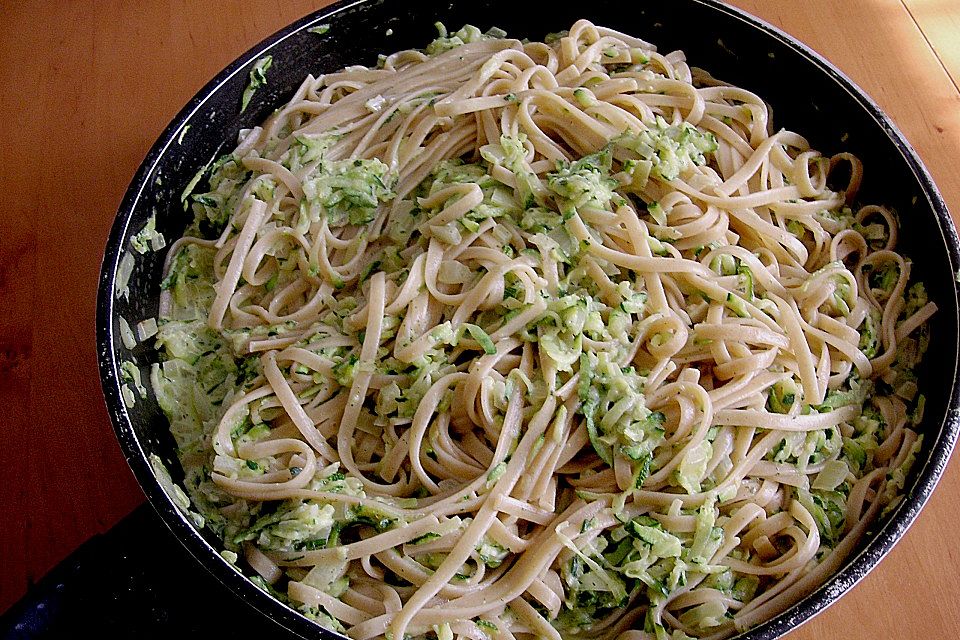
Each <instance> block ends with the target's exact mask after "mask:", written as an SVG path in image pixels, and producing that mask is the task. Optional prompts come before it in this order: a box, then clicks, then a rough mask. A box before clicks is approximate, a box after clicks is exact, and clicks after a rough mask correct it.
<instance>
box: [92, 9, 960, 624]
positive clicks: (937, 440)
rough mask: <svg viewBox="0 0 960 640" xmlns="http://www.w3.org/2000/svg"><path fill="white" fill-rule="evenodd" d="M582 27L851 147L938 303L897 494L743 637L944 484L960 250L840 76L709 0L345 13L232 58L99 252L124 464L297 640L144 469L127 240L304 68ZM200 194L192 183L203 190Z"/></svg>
mask: <svg viewBox="0 0 960 640" xmlns="http://www.w3.org/2000/svg"><path fill="white" fill-rule="evenodd" d="M581 17H583V18H588V19H590V20H592V21H593V22H595V23H597V24H602V25H605V26H609V27H612V28H615V29H618V30H621V31H624V32H627V33H631V34H634V35H637V36H639V37H641V38H644V39H645V40H648V41H651V42H653V43H654V44H656V45H657V46H658V48H659V49H660V50H661V51H672V50H674V49H683V50H684V51H685V52H686V54H687V58H688V61H689V62H690V64H691V65H693V66H701V67H704V68H706V69H708V70H709V71H710V72H711V73H712V74H713V75H714V76H716V77H718V78H721V79H723V80H726V81H729V82H731V83H733V84H736V85H739V86H742V87H744V88H746V89H749V90H751V91H753V92H755V93H757V94H759V95H761V96H762V97H763V98H764V99H765V100H767V101H768V102H769V103H770V104H771V106H772V107H773V113H774V118H775V124H776V126H778V127H786V128H788V129H791V130H795V131H798V132H800V133H801V134H803V135H805V136H807V137H808V139H809V140H810V142H811V144H812V145H813V146H814V147H815V148H817V149H819V150H821V151H823V152H824V153H825V154H831V153H835V152H838V151H840V150H849V151H851V152H853V153H854V154H856V155H858V156H859V157H860V158H862V159H863V160H864V162H865V171H866V173H865V179H864V183H863V187H862V190H861V196H860V197H861V198H862V199H863V201H864V202H878V203H884V204H886V205H888V206H890V207H893V208H894V209H895V210H896V211H897V212H898V213H899V215H900V218H901V221H902V231H901V244H900V248H899V250H900V251H902V252H903V253H904V254H906V255H907V256H909V257H911V258H912V259H913V261H914V274H915V276H916V277H917V278H919V279H921V280H923V281H924V283H925V284H926V286H927V290H928V292H929V296H930V298H931V299H932V300H934V301H936V303H937V304H938V305H939V309H940V310H939V312H938V313H937V314H936V315H935V316H934V318H933V319H932V321H931V324H930V329H931V332H932V336H933V344H934V345H936V346H935V348H933V349H931V350H930V352H929V353H928V354H927V356H926V359H925V361H924V362H923V364H922V366H921V368H920V369H919V371H918V373H919V376H920V386H921V388H922V389H923V391H924V393H925V394H926V395H927V405H926V413H925V417H924V421H923V424H922V426H921V431H922V433H923V434H924V436H925V437H924V442H923V445H924V446H923V449H922V451H921V452H920V454H919V455H918V459H917V463H916V464H915V467H914V471H913V473H912V474H911V477H910V478H909V479H908V482H907V486H906V488H905V496H904V499H903V500H902V502H901V503H900V504H899V506H898V507H897V508H896V509H895V510H894V511H893V512H892V513H891V514H890V515H889V516H888V517H887V518H886V519H884V520H882V521H881V522H879V523H878V524H877V525H875V527H874V528H873V530H872V531H871V532H870V534H869V536H868V538H867V541H866V543H865V544H863V545H861V547H859V548H858V549H857V550H856V551H855V552H854V553H853V554H852V555H851V556H850V558H849V559H848V560H847V561H846V563H845V564H844V565H843V567H842V568H841V570H840V571H839V572H838V573H837V574H835V575H834V576H833V577H832V578H831V579H830V580H828V581H827V582H826V583H825V584H823V585H822V586H821V587H820V588H818V589H817V590H815V591H814V592H812V593H811V594H809V595H808V596H807V597H805V598H804V599H803V600H801V601H800V602H798V603H797V604H795V605H794V606H793V607H791V608H789V609H788V610H786V611H785V612H783V613H782V614H780V615H778V616H776V617H775V618H773V619H771V620H768V621H766V622H764V623H763V624H761V625H759V626H757V627H755V628H753V629H751V630H749V631H748V632H746V633H744V634H742V635H741V636H739V637H741V638H744V639H746V638H749V639H751V640H761V639H763V640H768V639H771V638H776V637H779V636H780V635H782V634H784V633H786V632H787V631H789V630H791V629H793V628H794V627H796V626H798V625H799V624H801V623H802V622H803V621H805V620H807V619H808V618H810V617H811V616H813V615H814V614H816V613H817V612H819V611H821V610H822V609H824V608H825V607H826V606H828V605H829V604H830V603H832V602H833V601H834V600H836V599H837V598H838V597H839V596H840V595H841V594H843V593H844V592H845V591H846V590H847V589H849V588H851V587H852V586H853V585H854V584H856V582H857V581H859V580H860V579H861V578H863V576H864V575H866V573H867V572H868V571H870V569H872V568H873V567H874V566H875V565H876V564H877V563H878V562H879V561H880V560H881V559H882V558H883V556H884V555H885V554H886V553H887V552H888V551H889V550H890V549H891V547H892V546H893V545H894V544H895V543H896V542H897V540H898V539H899V538H900V537H901V536H902V535H903V534H904V532H905V531H906V529H907V527H909V525H910V524H911V522H913V520H914V519H915V518H916V517H917V514H918V513H919V511H920V509H921V508H922V506H923V505H924V503H925V502H926V501H927V499H928V497H929V496H930V493H931V492H932V491H933V489H934V487H935V485H936V483H937V481H938V479H939V478H940V476H941V474H942V473H943V470H944V466H945V464H946V462H947V460H948V458H949V456H950V453H951V451H952V449H953V446H954V444H955V441H956V439H957V433H958V428H960V421H958V413H960V408H958V407H960V397H958V385H957V364H958V338H957V336H958V292H957V282H956V280H957V276H956V274H957V269H958V265H960V245H958V241H957V235H956V231H955V229H954V227H953V223H952V221H951V219H950V216H949V214H948V212H947V210H946V207H945V205H944V203H943V200H942V198H941V197H940V195H939V194H938V192H937V189H936V187H935V186H934V184H933V182H932V180H931V179H930V176H929V175H928V173H927V171H926V170H925V169H924V167H923V165H922V163H921V162H920V160H919V159H918V158H917V156H916V154H915V153H914V151H913V150H912V149H911V147H910V145H909V144H908V143H907V142H906V140H905V139H904V138H903V136H902V135H901V134H900V133H899V131H897V129H896V127H895V126H894V125H893V124H892V123H891V122H890V120H889V119H887V118H886V117H885V116H884V115H883V114H882V113H881V111H880V110H879V108H878V107H877V106H876V104H874V103H873V101H871V100H870V99H869V98H868V97H866V96H865V95H864V94H863V92H862V91H860V90H859V89H858V88H857V87H855V86H854V85H853V83H852V82H851V81H850V80H849V79H847V78H846V77H845V76H844V75H843V74H841V73H840V72H839V71H838V70H837V69H836V68H834V67H833V66H831V65H830V64H829V63H828V62H826V61H825V60H823V59H822V58H820V57H819V56H817V55H816V54H815V53H813V52H812V51H810V50H809V49H807V48H805V47H804V46H803V45H801V44H799V43H797V42H796V41H794V40H792V39H791V38H789V37H788V36H786V35H785V34H783V33H782V32H780V31H778V30H776V29H775V28H773V27H771V26H769V25H767V24H765V23H762V22H760V21H759V20H756V19H755V18H752V17H750V16H747V15H746V14H744V13H742V12H740V11H738V10H736V9H732V8H730V7H727V6H725V5H723V4H721V3H719V2H716V1H714V0H674V1H671V2H659V3H651V2H632V3H625V2H623V1H622V0H593V1H592V2H590V3H588V4H586V5H582V6H580V7H577V8H573V7H572V6H570V5H567V4H566V3H558V2H550V3H548V2H545V1H543V0H537V1H528V2H517V1H516V0H512V1H508V0H470V1H469V2H466V1H464V2H460V1H456V0H450V1H446V0H444V1H440V0H427V1H424V2H416V3H412V2H401V1H400V0H360V1H356V2H347V1H344V2H340V3H338V4H335V5H333V6H331V7H328V8H327V9H324V10H321V11H319V12H317V13H314V14H312V15H310V16H308V17H306V18H303V19H302V20H300V21H298V22H296V23H294V24H292V25H290V26H289V27H287V28H286V29H283V30H282V31H280V32H278V33H276V34H275V35H273V36H271V37H269V38H267V39H266V40H264V41H263V42H261V43H260V44H258V45H257V46H255V47H254V48H252V49H251V50H250V51H248V52H247V53H246V54H244V55H243V56H241V57H240V58H238V59H237V60H236V61H235V62H233V63H232V64H231V65H230V66H229V67H227V68H226V69H225V70H224V71H223V72H221V73H220V74H219V75H218V76H217V77H216V78H214V79H213V80H212V81H211V82H210V83H209V84H207V86H205V87H204V88H203V89H202V90H201V91H200V92H199V93H198V94H197V95H196V96H195V97H194V98H193V100H191V101H190V103H189V104H187V106H186V107H184V109H183V110H182V111H181V112H180V113H179V114H178V115H177V116H176V117H175V118H174V120H173V122H171V124H170V125H169V126H168V127H167V128H166V130H165V131H164V132H163V134H162V135H161V136H160V139H159V140H158V141H157V142H156V144H155V145H154V146H153V148H152V149H151V150H150V152H149V154H148V155H147V157H146V159H145V160H144V162H143V164H142V165H141V167H140V169H139V170H138V171H137V173H136V175H135V176H134V178H133V181H132V183H131V185H130V188H129V190H128V191H127V193H126V196H125V198H124V200H123V203H122V205H121V206H120V209H119V211H118V213H117V217H116V221H115V223H114V225H113V228H112V230H111V233H110V238H109V240H108V243H107V246H106V250H105V252H104V258H103V265H102V271H101V278H100V286H99V300H98V309H97V339H98V347H99V361H100V373H101V379H102V384H103V392H104V396H105V399H106V403H107V407H108V409H109V413H110V416H111V419H112V421H113V424H114V428H115V430H116V434H117V438H118V439H119V442H120V445H121V447H122V449H123V452H124V454H125V456H126V458H127V461H128V463H129V464H130V467H131V469H132V470H133V472H134V474H135V475H136V477H137V480H138V481H139V483H140V485H141V486H142V487H143V490H144V492H145V493H146V495H147V497H148V499H149V501H150V503H151V504H152V505H153V507H154V509H155V510H156V511H157V513H158V514H159V516H160V518H161V519H162V521H163V523H164V524H165V525H166V526H167V527H168V528H169V529H170V531H172V532H173V534H174V535H175V536H176V537H177V538H178V539H179V540H180V541H181V542H182V543H183V545H184V547H185V548H186V549H187V550H188V551H189V553H190V555H192V557H193V558H194V559H195V560H196V562H197V563H198V564H199V565H202V566H203V567H205V568H206V569H207V570H208V571H209V572H210V573H211V574H212V575H213V576H214V577H215V578H216V581H217V582H218V583H219V584H220V585H222V587H218V588H222V589H223V590H230V591H232V592H233V593H234V594H236V596H237V598H239V599H242V600H244V601H246V602H247V603H249V604H251V605H252V606H254V607H255V608H256V609H257V610H259V611H260V612H261V613H262V614H263V615H264V616H267V617H268V618H270V619H272V620H273V621H275V622H276V623H277V624H279V625H280V626H282V627H284V628H286V629H287V630H288V631H290V632H292V633H294V634H296V635H299V636H302V637H311V638H331V639H332V638H335V637H337V636H335V635H334V634H332V633H330V632H327V631H324V630H322V629H320V627H318V626H317V625H315V624H314V623H313V622H311V621H310V620H308V619H307V618H305V617H303V616H301V615H300V614H299V613H297V612H295V611H294V610H292V609H290V608H288V607H286V606H285V605H283V604H281V603H280V602H278V601H276V600H274V599H273V598H272V597H270V596H268V595H267V594H266V593H264V592H263V591H261V590H260V589H259V588H258V587H256V586H255V585H254V584H252V583H251V582H250V581H249V580H248V579H247V578H246V577H245V576H244V575H243V574H242V573H241V572H240V571H238V570H237V569H236V568H234V567H233V566H232V565H230V564H229V563H228V562H227V561H225V560H224V559H223V558H221V557H220V555H219V554H218V546H219V545H218V540H217V538H216V537H215V536H214V535H213V534H212V533H210V532H209V531H206V530H198V529H197V528H196V527H195V526H194V525H193V523H192V522H191V521H190V519H189V518H188V517H186V516H185V515H184V513H183V512H182V511H181V510H179V509H178V508H177V507H176V506H175V504H174V502H173V500H172V499H171V498H170V496H168V495H167V493H166V492H165V491H164V489H163V488H162V486H161V484H160V482H159V481H158V479H157V477H156V476H155V474H154V471H153V469H152V467H151V464H150V462H149V456H151V455H156V456H159V457H160V458H161V459H162V460H163V461H164V462H165V464H166V466H167V468H168V469H169V471H170V473H171V475H172V476H173V479H174V480H175V481H180V480H182V471H181V469H180V467H179V463H178V461H177V457H176V453H175V444H174V441H173V438H172V436H171V435H170V433H169V431H168V424H167V421H166V418H165V417H164V416H163V414H162V412H161V411H160V409H159V407H158V406H157V404H156V401H155V400H154V398H153V396H152V394H148V397H147V398H146V399H142V400H138V401H137V403H136V404H135V405H134V406H132V407H130V408H127V407H126V406H125V404H124V402H123V399H122V396H121V391H120V385H121V380H120V377H119V364H120V362H121V361H123V360H130V359H131V358H135V360H136V362H137V364H138V366H139V368H140V371H141V375H142V376H143V377H144V378H145V379H146V378H148V376H149V367H150V363H151V362H155V361H156V360H157V356H156V354H155V353H154V352H153V350H152V347H151V345H150V344H140V345H138V346H137V347H135V348H134V349H133V350H132V351H131V350H128V349H126V348H125V347H124V346H123V344H122V341H121V339H120V334H119V324H118V323H119V319H120V317H124V318H126V319H128V320H129V321H131V322H135V321H137V320H140V319H143V318H148V317H155V316H156V314H157V302H158V297H159V283H160V279H161V271H162V265H163V259H164V255H165V254H164V252H163V251H160V252H156V253H153V252H151V253H147V254H146V255H143V256H140V255H139V254H134V255H135V257H136V265H135V268H134V270H133V272H132V274H131V276H130V279H129V297H128V298H127V297H118V296H117V295H116V294H115V289H116V283H117V277H118V268H119V265H120V262H121V259H122V257H123V256H124V255H125V254H126V253H127V252H129V251H130V244H129V243H130V238H131V236H132V235H133V234H135V233H136V232H137V231H139V230H140V229H141V228H142V227H143V225H144V224H145V223H146V221H147V219H148V217H149V216H150V215H152V214H153V213H154V212H156V214H157V228H158V229H159V231H161V232H162V233H163V234H164V236H165V237H166V238H167V239H169V240H172V239H175V238H177V237H179V236H180V235H182V232H183V230H184V228H185V226H186V225H187V224H188V222H189V221H190V218H191V215H190V214H189V213H187V212H186V211H185V207H184V205H183V203H182V201H181V193H182V192H183V190H184V188H185V186H186V185H187V183H188V182H189V181H190V180H191V178H192V177H193V176H194V175H195V174H196V173H197V171H198V170H200V169H201V168H203V167H204V166H205V165H206V164H207V163H208V162H210V160H211V159H213V158H215V157H219V156H220V155H222V154H223V153H226V152H228V151H230V150H231V149H232V148H233V146H234V145H235V142H236V140H237V134H238V132H239V130H240V129H242V128H248V127H251V126H254V125H255V124H257V123H259V122H261V121H262V120H264V119H265V118H266V117H267V116H268V115H269V114H270V113H271V112H272V111H273V109H275V108H276V107H278V106H279V105H281V104H283V103H285V102H286V101H287V100H288V99H289V97H290V96H291V95H292V94H293V92H294V90H295V88H296V87H297V86H298V85H299V84H300V82H301V81H302V80H303V78H304V77H305V76H306V75H307V74H308V73H312V74H314V75H316V74H319V73H323V72H329V71H334V70H337V69H339V68H342V67H344V66H347V65H350V64H357V63H360V64H365V65H373V64H375V63H376V61H377V55H378V54H380V53H390V52H392V51H397V50H400V49H404V48H410V47H422V46H424V45H425V44H426V43H428V42H429V41H430V40H431V39H432V38H433V37H435V33H436V32H435V30H434V27H433V24H434V22H435V21H437V20H440V21H442V22H444V23H445V24H447V25H448V26H452V27H454V28H458V27H460V26H462V25H463V24H465V23H470V24H474V25H477V26H479V27H480V28H481V29H487V28H489V27H491V26H498V27H501V28H503V29H505V30H506V31H507V33H508V34H509V35H511V36H516V37H530V38H536V39H540V38H542V37H543V36H544V35H546V34H547V33H548V32H554V31H559V30H562V29H565V28H568V27H569V26H570V25H571V24H573V22H574V21H575V20H576V19H578V18H581ZM320 24H329V25H330V29H329V30H328V31H327V32H326V33H322V34H321V33H317V32H315V31H311V28H313V27H316V26H318V25H320ZM267 54H269V55H272V56H273V66H272V68H271V69H270V70H269V73H268V84H267V85H266V86H265V87H263V88H261V89H260V90H259V91H258V92H257V93H256V94H254V97H253V99H252V100H251V101H250V104H249V105H248V107H247V109H246V110H244V111H242V112H241V109H240V103H241V100H240V96H241V94H242V93H243V90H244V88H245V86H246V84H247V81H248V74H249V72H250V69H251V68H252V66H253V65H254V63H255V61H256V60H258V59H259V58H261V57H262V56H264V55H267ZM202 187H203V183H202V182H201V184H200V185H199V190H200V191H202ZM147 342H148V343H149V342H150V341H147ZM236 604H237V606H238V607H241V606H242V605H241V604H240V603H236ZM211 615H214V614H212V613H211Z"/></svg>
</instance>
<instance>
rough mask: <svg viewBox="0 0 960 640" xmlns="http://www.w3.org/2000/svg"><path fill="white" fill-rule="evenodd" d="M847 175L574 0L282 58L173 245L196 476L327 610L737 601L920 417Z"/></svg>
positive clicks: (168, 295)
mask: <svg viewBox="0 0 960 640" xmlns="http://www.w3.org/2000/svg"><path fill="white" fill-rule="evenodd" d="M268 67H269V65H261V66H260V68H261V69H267V68H268ZM862 172H863V170H862V167H861V163H860V160H859V159H857V158H856V157H854V156H852V155H850V154H848V153H839V154H837V155H835V156H832V157H827V156H823V155H821V154H820V153H819V152H817V151H815V150H814V149H811V148H810V145H809V143H808V142H807V140H806V139H805V138H803V137H802V136H801V135H799V134H797V133H793V132H790V131H786V130H783V129H777V128H776V127H775V126H774V123H773V120H772V115H771V111H770V109H769V107H768V106H767V105H766V104H765V103H764V102H763V100H762V99H761V98H760V97H758V96H756V95H754V94H753V93H751V92H749V91H746V90H744V89H740V88H737V87H733V86H729V85H726V84H724V83H722V82H720V81H717V80H715V79H713V78H712V77H711V76H709V75H707V74H706V73H704V72H702V71H699V70H696V69H691V68H690V67H688V65H687V63H686V61H685V59H684V56H683V54H682V53H681V52H673V53H669V54H666V55H663V54H661V53H659V52H657V51H656V49H655V48H654V47H653V46H652V45H650V44H648V43H646V42H643V41H641V40H638V39H636V38H633V37H630V36H627V35H624V34H621V33H618V32H616V31H612V30H610V29H605V28H602V27H598V26H595V25H593V24H591V23H589V22H587V21H580V22H577V23H576V24H575V25H573V26H572V28H571V29H570V31H569V32H566V33H563V34H556V35H553V36H550V37H548V39H547V41H546V42H521V41H519V40H514V39H508V38H506V37H505V34H503V33H502V32H499V31H496V30H493V31H491V32H488V33H486V34H482V33H480V32H479V30H477V29H475V28H473V27H465V28H464V29H462V30H461V31H459V32H457V33H455V34H447V33H446V32H445V31H442V33H441V37H440V38H438V39H437V40H435V41H434V42H433V43H431V44H430V46H429V47H427V49H426V50H424V51H402V52H399V53H394V54H392V55H390V56H386V57H384V58H382V59H381V61H380V63H379V64H378V66H377V67H376V68H366V67H361V66H355V67H349V68H347V69H344V70H343V71H340V72H337V73H330V74H325V75H322V76H320V77H318V78H314V77H312V76H311V77H308V78H307V79H306V80H305V81H304V82H303V84H302V85H301V86H300V88H299V90H298V91H297V92H296V94H295V95H294V96H293V98H292V99H291V100H290V101H289V102H288V103H287V104H285V105H284V106H282V107H281V108H279V109H278V110H277V111H276V112H274V113H273V115H271V116H270V117H269V118H268V119H267V120H266V122H264V123H263V124H262V126H259V127H256V128H254V129H252V130H246V131H243V132H242V133H241V136H240V142H239V146H238V147H237V148H236V150H234V151H233V152H232V153H231V154H228V155H227V156H224V157H223V158H221V159H220V160H219V161H217V163H216V164H215V166H214V168H213V170H212V172H211V174H210V177H209V190H208V191H207V192H206V193H203V194H199V195H195V196H193V197H192V201H193V208H194V211H195V213H196V220H195V222H194V224H193V225H192V226H191V227H190V228H189V229H188V230H187V233H186V234H185V236H184V237H183V238H182V239H180V240H179V241H178V242H177V243H176V244H175V245H174V246H173V247H171V250H170V252H169V254H168V264H167V269H166V276H165V279H164V282H163V290H164V291H163V299H162V303H161V317H160V322H159V328H158V331H159V333H158V346H159V348H160V349H161V350H162V352H163V353H164V362H163V363H162V365H156V366H155V367H154V370H153V375H152V382H153V387H154V390H155V392H156V394H157V397H158V400H159V401H160V404H161V406H162V408H163V409H164V410H165V412H166V413H167V415H168V416H169V417H170V420H171V427H172V430H173V433H174V435H175V436H176V438H177V443H178V446H179V450H180V455H181V462H182V464H183V467H184V471H185V473H186V488H187V491H188V493H189V494H190V496H191V499H192V501H193V504H194V505H195V507H196V508H197V509H198V511H199V512H200V513H201V514H202V516H203V518H204V519H205V523H206V526H208V527H210V528H212V529H213V530H214V531H216V532H217V533H218V534H219V535H221V536H222V537H223V539H224V545H225V551H224V556H225V557H227V558H228V559H230V560H234V559H237V558H238V555H239V556H242V558H243V559H244V560H245V565H246V566H247V567H249V570H250V572H251V575H253V576H254V577H253V578H252V579H253V580H254V581H255V582H257V584H259V585H260V586H261V587H262V588H264V589H265V590H267V591H269V592H271V593H273V594H274V595H275V596H276V597H278V598H280V599H281V600H283V601H285V602H287V603H289V604H290V606H292V607H295V608H297V609H298V610H299V611H301V612H303V613H304V614H305V615H307V616H308V617H310V618H313V619H314V620H317V621H318V622H319V623H320V624H321V625H323V626H325V627H327V628H330V629H333V630H337V631H340V632H341V633H345V634H346V635H348V636H349V637H351V638H354V639H355V640H368V639H371V638H383V637H387V638H403V637H406V636H407V635H409V636H410V637H414V638H437V639H443V640H447V639H452V638H463V639H466V638H471V639H477V640H479V639H483V638H505V639H510V638H516V639H517V640H525V639H528V638H579V637H590V638H625V639H628V640H639V639H647V638H658V639H660V638H673V639H674V640H679V639H681V638H687V637H706V638H723V637H726V636H729V635H732V634H734V633H736V632H737V631H739V630H743V629H746V628H749V627H751V626H753V625H756V624H758V623H759V622H762V621H764V620H766V619H768V618H770V617H771V616H772V615H774V614H776V613H777V612H779V611H782V610H783V609H785V608H786V607H787V606H789V605H790V604H792V603H794V602H796V601H797V600H798V599H799V598H801V597H802V596H803V595H805V594H806V593H808V592H809V591H811V590H812V589H813V588H814V587H816V586H817V585H818V584H819V583H820V582H822V581H823V580H824V579H825V578H827V577H828V576H829V575H830V574H831V573H833V572H835V571H836V570H837V569H838V568H839V566H840V564H841V563H842V562H843V560H844V558H845V557H846V556H847V554H849V553H850V552H851V550H852V549H854V548H855V547H856V546H857V545H858V543H859V542H860V541H861V540H862V539H863V537H864V535H865V533H866V532H867V530H868V529H869V528H870V527H871V526H872V524H873V522H874V521H875V520H876V519H877V518H878V517H880V515H881V514H882V513H883V512H884V510H887V509H890V508H891V507H892V506H893V505H894V504H895V503H896V501H897V500H899V497H898V496H899V493H900V492H901V491H902V490H903V487H904V482H905V476H906V474H907V472H908V470H909V467H910V464H911V463H912V461H913V458H914V456H915V454H916V452H917V451H918V448H919V446H920V442H921V437H920V436H919V435H918V433H917V430H916V426H917V424H918V422H919V421H920V419H921V415H922V411H923V396H922V395H921V394H919V393H918V388H917V383H916V381H915V377H914V375H913V373H912V370H913V368H914V367H915V365H916V364H917V363H918V362H919V359H920V357H921V355H922V353H923V351H924V349H925V348H926V344H927V341H928V337H927V329H926V324H925V322H926V320H927V319H928V318H929V317H930V316H931V315H932V314H933V313H934V312H935V310H936V307H935V305H934V304H933V303H932V302H927V300H926V294H925V292H924V290H923V285H922V284H919V283H913V282H912V281H911V278H910V261H909V260H907V259H906V258H904V257H903V256H902V255H900V254H898V253H897V252H896V245H897V229H898V227H897V218H896V216H895V215H894V213H893V212H891V211H889V210H888V209H885V208H883V207H881V206H875V205H868V206H858V205H857V204H856V202H857V200H856V199H857V192H858V188H859V185H860V182H861V177H862ZM838 183H839V184H838Z"/></svg>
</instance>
